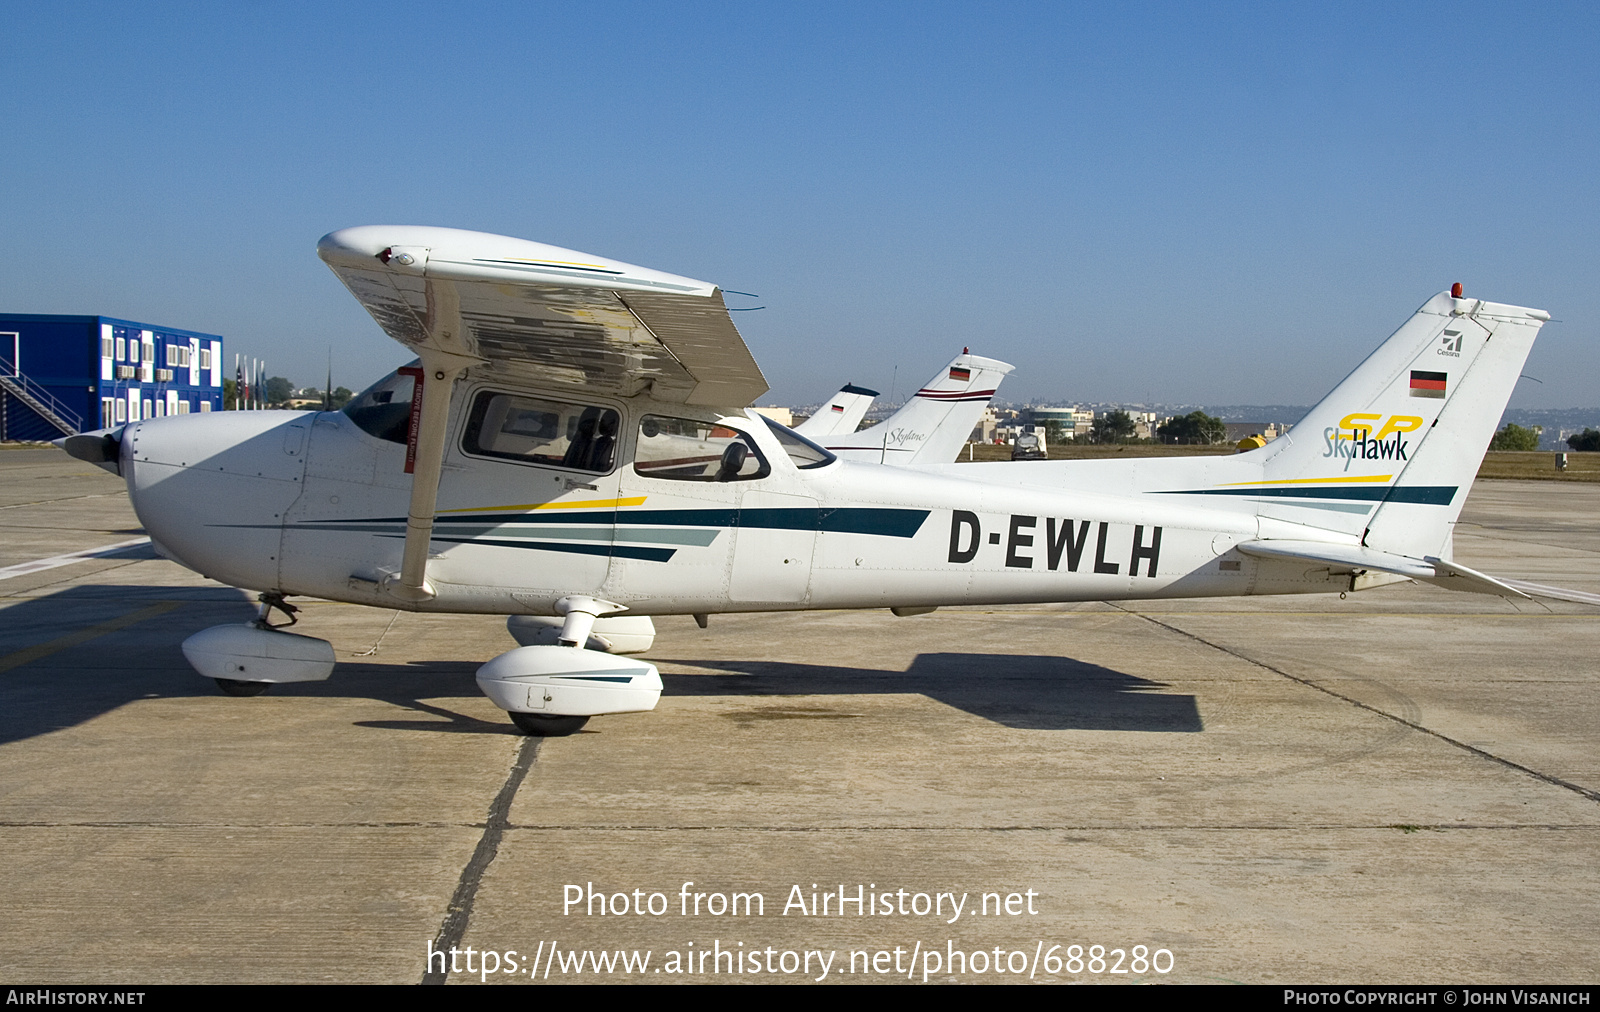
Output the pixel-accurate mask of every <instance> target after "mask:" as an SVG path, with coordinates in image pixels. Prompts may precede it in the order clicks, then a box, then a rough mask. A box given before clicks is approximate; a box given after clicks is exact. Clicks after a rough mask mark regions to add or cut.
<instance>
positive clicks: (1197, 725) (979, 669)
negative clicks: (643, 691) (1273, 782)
mask: <svg viewBox="0 0 1600 1012" xmlns="http://www.w3.org/2000/svg"><path fill="white" fill-rule="evenodd" d="M674 663H680V664H692V665H694V666H695V667H699V668H713V669H716V668H722V669H727V670H728V671H729V672H730V673H729V674H726V675H673V674H663V675H662V676H661V680H662V681H663V682H664V683H666V692H667V694H668V695H676V696H795V695H826V696H853V695H863V694H871V695H877V694H889V693H904V692H914V693H919V694H921V695H924V696H927V697H928V698H930V699H935V700H938V701H939V702H941V703H944V704H946V705H947V706H953V707H955V708H957V709H960V710H965V711H966V712H968V713H970V714H973V715H974V716H978V717H983V718H984V719H986V720H992V721H994V722H995V723H997V724H1003V725H1005V726H1006V727H1014V728H1021V729H1026V730H1034V731H1065V730H1080V731H1169V732H1170V731H1201V730H1204V727H1203V725H1202V724H1201V721H1200V710H1199V707H1198V706H1197V705H1196V703H1195V698H1194V697H1193V696H1189V695H1180V694H1177V693H1165V692H1161V691H1159V690H1161V689H1165V688H1167V685H1166V683H1164V682H1155V681H1150V680H1149V679H1145V678H1139V677H1137V676H1135V675H1129V674H1126V673H1124V672H1121V671H1114V670H1112V669H1110V668H1103V667H1101V666H1100V665H1098V664H1087V663H1084V662H1083V661H1076V660H1073V659H1072V658H1070V657H1049V656H1039V655H1029V654H963V653H938V654H934V653H930V654H919V655H918V656H917V658H916V660H914V661H912V662H911V667H910V668H908V669H906V670H905V671H880V670H870V669H862V668H843V667H830V666H827V665H821V664H799V663H793V662H787V661H705V660H692V659H688V658H683V659H675V661H674Z"/></svg>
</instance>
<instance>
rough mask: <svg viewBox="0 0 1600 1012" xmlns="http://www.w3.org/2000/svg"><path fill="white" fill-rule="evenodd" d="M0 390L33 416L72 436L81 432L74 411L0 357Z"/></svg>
mask: <svg viewBox="0 0 1600 1012" xmlns="http://www.w3.org/2000/svg"><path fill="white" fill-rule="evenodd" d="M0 389H3V390H5V392H6V393H8V394H10V395H11V396H12V397H15V398H16V399H17V400H19V401H21V402H22V403H23V404H25V405H27V406H28V409H29V410H30V411H32V412H33V413H34V414H36V415H38V416H39V417H40V418H43V419H44V420H45V421H47V422H49V423H50V424H51V425H54V426H55V427H56V428H58V429H60V430H61V432H62V434H63V435H67V436H72V435H76V434H77V433H79V432H82V431H83V419H82V418H80V417H79V416H78V413H77V412H76V411H73V410H72V409H71V408H69V407H67V406H66V405H65V404H63V403H61V401H59V400H57V399H56V398H55V396H54V395H52V394H51V393H50V391H48V390H46V389H45V388H44V387H42V386H40V385H39V384H37V383H35V382H33V381H32V380H30V379H28V377H26V376H24V375H22V374H21V373H20V372H18V371H17V369H16V367H15V366H14V365H12V364H11V363H10V362H8V361H6V358H5V356H4V355H0Z"/></svg>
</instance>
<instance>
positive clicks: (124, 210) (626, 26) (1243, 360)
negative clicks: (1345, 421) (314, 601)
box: [0, 2, 1600, 407]
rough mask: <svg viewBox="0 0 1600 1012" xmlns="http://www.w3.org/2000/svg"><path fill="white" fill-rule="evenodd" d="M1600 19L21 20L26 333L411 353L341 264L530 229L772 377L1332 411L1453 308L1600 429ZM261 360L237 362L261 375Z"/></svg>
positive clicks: (1343, 14) (396, 8) (1251, 8)
mask: <svg viewBox="0 0 1600 1012" xmlns="http://www.w3.org/2000/svg"><path fill="white" fill-rule="evenodd" d="M1597 10H1600V8H1596V7H1595V6H1593V5H1579V4H1525V5H1505V4H1500V5H1492V4H1481V5H1477V4H1453V5H1428V4H1404V5H1395V4H1373V5H1359V4H1337V5H1331V4H1330V5H1311V4H1288V3H1270V4H1219V5H1210V6H1207V5H1198V4H1175V5H1166V4H1152V5H1134V4H1115V5H1113V4H1096V5H1077V4H1068V3H1057V4H960V5H958V4H935V3H907V4H792V3H791V4H783V5H778V4H767V5H762V4H660V3H654V4H644V3H641V4H634V3H625V2H614V3H608V4H571V3H560V4H557V3H551V4H537V3H512V4H495V3H478V4H407V3H385V4H382V5H356V4H319V5H283V4H263V5H256V6H251V7H249V8H244V7H240V8H238V9H237V10H233V9H226V8H223V7H221V6H220V5H210V4H203V5H201V4H197V5H181V4H173V5H165V4H162V5H153V4H143V5H140V4H36V3H11V2H6V3H0V16H3V17H4V24H5V26H6V28H5V32H4V34H3V36H0V37H3V38H4V39H5V53H4V59H3V60H0V83H3V88H0V124H3V125H4V132H3V136H4V137H5V138H6V141H7V144H6V157H5V158H3V159H0V211H3V213H0V239H3V240H4V241H3V243H0V309H5V310H7V311H14V312H61V313H105V314H107V315H114V316H121V317H126V318H132V319H138V320H145V321H148V322H153V323H161V324H168V325H172V326H177V327H184V328H189V329H194V330H204V331H212V332H220V333H223V334H224V335H226V336H227V338H228V340H229V349H230V350H231V351H240V352H243V353H245V354H248V355H256V356H260V357H264V358H265V359H266V360H267V363H268V366H269V368H270V371H271V372H272V373H274V374H282V375H287V376H289V377H290V378H291V379H293V380H295V381H296V382H298V383H310V382H319V381H320V380H321V376H322V371H323V369H324V363H325V361H326V358H327V355H328V352H329V349H330V348H331V349H332V352H333V361H334V372H335V380H336V382H341V383H344V384H345V385H347V386H350V387H354V388H359V387H361V386H363V385H365V383H366V382H368V381H370V380H371V379H374V378H376V376H377V375H378V374H380V373H381V372H383V371H386V370H387V369H388V368H389V367H391V366H392V365H395V364H398V363H399V361H400V360H402V359H403V358H404V357H405V356H404V353H403V351H402V350H401V349H400V348H399V347H398V346H397V345H394V344H393V343H392V342H390V341H389V340H388V339H387V338H386V337H384V336H383V335H382V333H381V332H380V331H379V330H378V329H377V327H376V325H375V324H373V323H372V322H371V320H370V318H368V317H367V316H366V315H365V313H364V312H363V311H362V310H361V309H360V307H359V306H358V305H356V303H355V302H354V300H352V299H351V298H350V297H349V296H348V294H347V293H345V291H344V290H343V288H342V287H340V285H339V284H338V282H337V281H336V280H335V279H334V277H333V275H332V274H331V273H330V272H329V271H328V270H327V269H326V268H325V267H323V266H322V264H321V262H320V261H318V260H317V258H316V255H315V252H314V247H315V244H316V240H317V239H318V237H320V236H321V235H323V234H324V233H326V232H329V231H331V230H333V229H335V228H340V227H343V226H346V225H357V224H372V223H383V222H396V223H420V224H435V225H450V226H455V227H461V228H472V229H480V230H484V231H491V232H501V233H505V234H508V235H516V236H521V237H524V238H530V239H537V240H540V241H543V242H550V243H555V244H557V245H562V246H569V247H572V248H575V249H578V250H582V251H586V252H590V253H596V254H600V255H604V256H610V257H615V258H617V259H620V260H625V261H630V262H633V263H637V264H642V265H645V266H649V267H654V268H658V269H661V270H667V271H672V272H674V273H679V274H687V275H689V276H692V277H696V278H701V279H704V280H707V281H711V282H715V283H717V284H720V285H722V286H723V287H725V288H728V289H733V290H737V291H744V292H755V293H758V294H759V295H760V296H761V303H760V304H763V305H765V306H767V307H768V308H767V309H765V310H763V311H761V312H754V313H741V314H738V319H737V322H738V323H739V325H740V327H741V330H742V331H743V332H744V333H745V336H746V339H747V341H748V342H749V344H750V346H751V348H752V350H753V351H754V352H755V355H756V358H757V360H758V361H759V362H760V363H761V364H762V367H763V369H764V370H765V372H766V374H767V377H768V379H769V380H770V382H771V383H772V386H773V391H772V394H771V395H770V396H769V397H768V398H764V399H763V402H768V401H770V402H775V403H802V402H814V401H817V400H820V399H821V398H822V397H824V396H825V395H826V394H827V393H829V392H830V391H832V390H834V389H836V388H837V387H838V386H839V385H840V384H842V383H844V382H846V381H853V382H856V383H862V384H866V385H870V386H876V387H878V388H879V389H882V390H884V391H885V392H888V390H889V388H890V386H891V383H893V384H895V385H897V387H898V389H899V390H900V391H901V392H904V390H905V389H906V388H908V387H913V386H914V385H915V384H918V383H920V382H921V381H923V380H924V379H926V378H927V376H928V375H930V374H931V373H932V372H933V371H934V370H935V369H936V368H938V367H939V366H940V365H941V364H943V363H944V362H945V361H946V360H947V359H948V358H949V357H950V355H952V354H954V353H955V352H956V351H958V350H959V349H960V348H961V347H962V346H963V345H970V346H971V347H972V350H973V351H974V352H977V353H980V354H988V355H992V356H995V357H999V358H1003V359H1006V360H1008V361H1010V362H1013V363H1015V364H1016V365H1017V366H1018V370H1017V372H1016V373H1015V374H1014V375H1013V376H1012V377H1011V378H1010V379H1008V380H1007V383H1006V386H1005V387H1004V388H1002V391H1001V396H1002V397H1003V398H1006V399H1011V400H1018V401H1022V400H1032V399H1049V400H1073V399H1076V400H1095V401H1109V400H1122V401H1149V400H1154V401H1166V402H1190V403H1208V404H1223V403H1291V404H1292V403H1301V404H1305V403H1310V402H1312V401H1314V400H1315V399H1316V398H1318V397H1319V396H1320V395H1321V394H1322V393H1324V392H1326V391H1327V390H1328V389H1329V388H1331V387H1332V386H1333V384H1334V383H1336V382H1337V381H1338V380H1339V379H1340V378H1341V377H1342V376H1343V375H1344V374H1345V373H1346V372H1347V371H1348V370H1349V369H1351V368H1352V367H1353V366H1354V365H1355V364H1356V363H1357V362H1358V361H1359V360H1360V359H1361V357H1362V356H1364V355H1365V354H1366V353H1367V352H1368V351H1369V350H1371V348H1372V347H1374V346H1375V345H1376V344H1377V343H1378V342H1379V341H1380V340H1382V338H1383V337H1384V336H1386V335H1387V334H1388V333H1389V332H1390V331H1392V330H1393V329H1394V328H1395V327H1396V326H1398V325H1399V324H1400V323H1401V322H1402V321H1403V320H1404V319H1405V318H1406V317H1407V316H1408V315H1409V314H1410V313H1411V312H1412V310H1414V309H1415V308H1416V307H1417V306H1418V305H1419V304H1421V303H1422V302H1423V301H1424V300H1426V299H1427V298H1428V297H1429V296H1430V295H1432V294H1433V293H1434V292H1437V291H1439V290H1441V289H1443V288H1446V287H1448V286H1449V285H1450V283H1451V282H1454V281H1461V282H1463V283H1464V284H1465V285H1466V287H1467V292H1468V294H1471V295H1479V296H1482V297H1485V298H1490V299H1494V300H1496V301H1505V302H1513V303H1518V304H1522V305H1531V306H1537V307H1541V308H1545V309H1549V310H1550V311H1551V312H1552V313H1554V315H1555V317H1556V320H1557V321H1558V322H1557V323H1554V324H1552V325H1550V326H1547V327H1546V328H1545V331H1544V334H1543V336H1542V337H1541V338H1540V342H1539V344H1538V345H1537V346H1536V347H1535V350H1534V353H1533V357H1532V359H1530V362H1529V365H1528V368H1527V369H1526V373H1527V374H1528V375H1530V376H1532V377H1535V378H1536V379H1538V380H1542V383H1538V382H1534V381H1532V380H1525V381H1523V382H1522V383H1521V384H1519V387H1518V390H1517V393H1516V395H1515V397H1514V399H1513V401H1512V403H1513V405H1514V406H1520V407H1570V406H1580V405H1581V406H1590V405H1596V404H1600V389H1597V387H1600V341H1597V338H1600V291H1597V281H1600V278H1597V276H1596V275H1597V271H1596V266H1597V254H1596V249H1597V241H1596V240H1597V236H1600V228H1597V226H1600V194H1597V187H1600V171H1597V169H1600V114H1597V113H1600V69H1597V68H1600V60H1597V59H1596V57H1595V54H1596V52H1600V13H1597ZM230 357H231V356H230Z"/></svg>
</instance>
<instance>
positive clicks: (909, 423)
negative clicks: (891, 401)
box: [824, 351, 1014, 464]
mask: <svg viewBox="0 0 1600 1012" xmlns="http://www.w3.org/2000/svg"><path fill="white" fill-rule="evenodd" d="M1013 368H1014V366H1012V365H1011V364H1010V363H1007V362H1001V361H999V360H997V359H992V358H983V357H981V356H978V355H970V354H968V353H967V352H966V351H962V353H961V354H959V355H957V356H956V357H955V358H954V359H952V360H951V362H950V364H949V365H948V366H945V367H944V368H943V369H941V370H939V372H938V373H937V374H935V375H934V377H933V378H932V379H930V380H929V381H928V382H927V383H926V384H924V385H923V387H922V389H921V390H918V391H917V392H916V393H915V394H914V395H913V396H912V397H911V399H910V400H908V401H906V403H905V405H904V406H903V407H901V408H900V410H899V411H896V412H895V413H894V414H892V415H890V416H889V417H888V418H887V419H885V420H884V421H882V422H879V423H878V424H877V425H874V426H872V427H871V428H869V429H863V430H861V431H860V432H856V433H852V434H849V435H842V436H833V437H831V438H829V439H828V440H827V441H826V442H825V444H824V445H826V446H827V447H828V449H830V450H832V451H833V452H835V453H837V454H838V455H839V456H840V457H842V458H844V459H845V460H857V461H866V462H869V463H874V464H878V463H883V464H948V463H950V462H951V461H953V460H955V459H956V454H957V453H959V452H960V450H961V447H962V446H964V445H965V444H966V442H967V437H968V436H970V435H971V434H972V430H973V428H974V427H976V426H977V424H978V421H979V419H981V418H982V417H983V412H984V409H985V408H987V407H988V406H989V402H990V401H991V400H993V399H994V394H995V391H996V390H997V389H999V387H1000V381H1001V380H1002V379H1004V378H1005V376H1006V374H1007V373H1009V372H1010V371H1011V370H1012V369H1013Z"/></svg>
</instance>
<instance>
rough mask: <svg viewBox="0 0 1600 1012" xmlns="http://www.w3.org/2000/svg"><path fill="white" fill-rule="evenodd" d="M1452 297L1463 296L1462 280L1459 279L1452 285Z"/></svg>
mask: <svg viewBox="0 0 1600 1012" xmlns="http://www.w3.org/2000/svg"><path fill="white" fill-rule="evenodd" d="M1450 297H1451V298H1452V299H1459V298H1461V282H1459V281H1457V282H1456V283H1455V284H1453V285H1451V286H1450Z"/></svg>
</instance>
